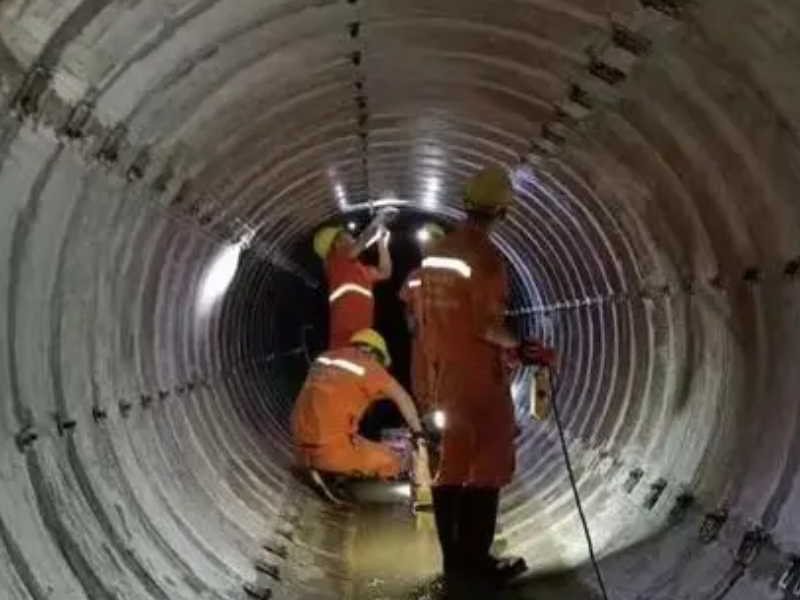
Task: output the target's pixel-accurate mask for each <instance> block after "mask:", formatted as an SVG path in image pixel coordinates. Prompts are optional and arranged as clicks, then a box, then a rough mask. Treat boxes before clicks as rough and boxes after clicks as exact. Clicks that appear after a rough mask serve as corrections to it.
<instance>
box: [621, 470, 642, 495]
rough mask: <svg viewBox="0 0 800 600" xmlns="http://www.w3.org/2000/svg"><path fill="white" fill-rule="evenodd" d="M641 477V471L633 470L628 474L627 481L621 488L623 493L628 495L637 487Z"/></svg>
mask: <svg viewBox="0 0 800 600" xmlns="http://www.w3.org/2000/svg"><path fill="white" fill-rule="evenodd" d="M642 477H644V471H643V470H642V469H633V470H632V471H631V472H630V473H628V479H627V481H625V483H624V484H623V486H622V487H623V489H624V490H625V492H626V493H628V494H630V493H631V492H632V491H633V490H634V488H635V487H636V486H637V484H638V483H639V481H641V479H642Z"/></svg>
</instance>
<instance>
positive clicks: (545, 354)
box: [517, 340, 558, 367]
mask: <svg viewBox="0 0 800 600" xmlns="http://www.w3.org/2000/svg"><path fill="white" fill-rule="evenodd" d="M517 356H518V357H519V361H520V362H521V363H522V364H523V365H536V366H538V367H555V366H556V362H557V361H558V355H557V354H556V351H555V350H554V349H553V348H551V347H549V346H545V345H544V344H542V343H541V342H539V341H537V340H525V341H524V342H522V343H521V344H520V345H519V348H517Z"/></svg>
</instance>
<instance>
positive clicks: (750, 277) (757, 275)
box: [742, 267, 761, 283]
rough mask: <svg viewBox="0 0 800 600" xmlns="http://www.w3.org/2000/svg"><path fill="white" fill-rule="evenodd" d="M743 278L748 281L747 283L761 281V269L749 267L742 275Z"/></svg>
mask: <svg viewBox="0 0 800 600" xmlns="http://www.w3.org/2000/svg"><path fill="white" fill-rule="evenodd" d="M742 280H744V281H746V282H747V283H758V282H759V281H761V269H759V268H758V267H749V268H747V269H745V272H744V275H742Z"/></svg>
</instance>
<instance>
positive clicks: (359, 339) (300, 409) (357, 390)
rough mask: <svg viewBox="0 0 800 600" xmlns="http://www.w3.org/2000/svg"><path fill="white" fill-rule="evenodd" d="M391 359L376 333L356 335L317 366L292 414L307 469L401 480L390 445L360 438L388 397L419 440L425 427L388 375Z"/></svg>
mask: <svg viewBox="0 0 800 600" xmlns="http://www.w3.org/2000/svg"><path fill="white" fill-rule="evenodd" d="M390 364H391V357H390V356H389V351H388V349H387V347H386V341H385V340H384V339H383V337H382V336H381V335H380V334H379V333H378V332H377V331H374V330H372V329H366V330H363V331H359V332H357V333H356V334H355V335H354V336H353V337H352V339H351V340H350V345H349V346H348V347H345V348H339V349H338V350H332V351H329V352H326V353H324V354H322V355H321V356H320V357H319V358H317V359H316V361H314V364H313V365H312V368H311V371H310V373H309V375H308V378H307V379H306V382H305V385H304V386H303V389H302V390H301V392H300V396H299V397H298V399H297V402H296V403H295V407H294V411H293V413H292V437H293V441H294V444H295V447H296V450H297V454H298V458H299V460H300V462H301V463H302V466H303V467H305V468H309V469H317V470H319V471H324V472H327V473H339V474H343V475H351V476H354V477H378V478H381V479H389V478H394V477H397V476H398V475H400V474H401V472H402V470H403V465H402V461H401V460H400V457H399V456H398V455H397V454H396V453H395V452H393V451H392V450H391V449H390V448H389V447H388V446H386V445H385V444H380V443H377V442H372V441H369V440H366V439H364V438H362V437H361V436H359V435H358V425H359V422H360V421H361V417H362V416H363V414H364V412H365V411H366V410H367V408H368V407H369V406H370V405H371V404H372V403H373V402H375V401H377V400H382V399H384V398H388V399H389V400H391V401H392V402H394V404H395V405H396V406H397V408H398V410H399V411H400V414H401V415H403V418H404V419H405V420H406V422H407V423H408V425H409V427H410V428H411V431H412V434H413V435H414V437H416V438H417V439H420V438H421V432H422V426H421V425H420V421H419V416H418V414H417V410H416V408H415V407H414V402H413V400H412V399H411V397H410V396H409V395H408V394H407V393H406V391H405V390H404V389H403V388H402V386H401V385H400V384H399V383H398V382H397V381H396V380H395V379H394V378H393V377H392V376H391V375H389V373H388V372H387V371H386V368H387V367H388V366H389V365H390Z"/></svg>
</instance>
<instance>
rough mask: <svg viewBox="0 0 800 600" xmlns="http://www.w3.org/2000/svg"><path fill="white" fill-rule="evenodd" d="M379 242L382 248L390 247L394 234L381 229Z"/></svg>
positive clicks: (383, 228)
mask: <svg viewBox="0 0 800 600" xmlns="http://www.w3.org/2000/svg"><path fill="white" fill-rule="evenodd" d="M380 236H381V237H380V239H379V242H378V243H380V245H381V246H383V247H384V248H388V247H389V240H390V239H392V232H391V231H389V230H388V229H386V228H385V227H381V233H380Z"/></svg>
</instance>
